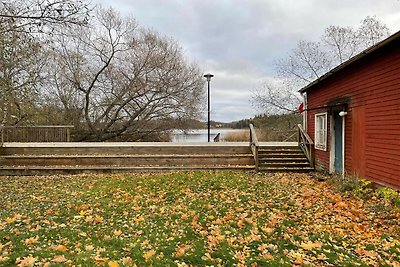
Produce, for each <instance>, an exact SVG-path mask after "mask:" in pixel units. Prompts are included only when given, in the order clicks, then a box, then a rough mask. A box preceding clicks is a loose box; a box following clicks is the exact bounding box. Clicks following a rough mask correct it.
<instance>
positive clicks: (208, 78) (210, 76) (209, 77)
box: [204, 73, 214, 82]
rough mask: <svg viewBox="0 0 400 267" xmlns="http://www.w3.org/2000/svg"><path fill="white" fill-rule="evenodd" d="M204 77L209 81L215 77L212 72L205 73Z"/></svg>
mask: <svg viewBox="0 0 400 267" xmlns="http://www.w3.org/2000/svg"><path fill="white" fill-rule="evenodd" d="M204 77H205V78H206V79H207V82H209V81H211V78H212V77H214V75H212V74H211V73H207V74H204Z"/></svg>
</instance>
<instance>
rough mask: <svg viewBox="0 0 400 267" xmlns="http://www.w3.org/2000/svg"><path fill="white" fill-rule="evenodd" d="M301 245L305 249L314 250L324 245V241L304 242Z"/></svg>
mask: <svg viewBox="0 0 400 267" xmlns="http://www.w3.org/2000/svg"><path fill="white" fill-rule="evenodd" d="M300 247H302V248H303V249H305V250H313V249H316V248H321V247H322V243H321V242H316V243H313V242H311V241H309V242H307V243H302V244H301V245H300Z"/></svg>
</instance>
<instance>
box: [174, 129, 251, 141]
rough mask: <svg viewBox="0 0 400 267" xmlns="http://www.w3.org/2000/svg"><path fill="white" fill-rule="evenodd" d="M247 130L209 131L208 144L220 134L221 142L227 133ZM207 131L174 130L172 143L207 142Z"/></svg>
mask: <svg viewBox="0 0 400 267" xmlns="http://www.w3.org/2000/svg"><path fill="white" fill-rule="evenodd" d="M243 131H246V132H247V131H248V129H219V128H218V129H210V142H213V141H214V137H215V136H216V135H217V134H218V133H220V134H221V135H220V141H221V142H223V140H224V137H225V136H226V134H227V133H232V132H243ZM207 136H208V132H207V129H198V130H187V131H181V130H174V131H173V133H172V142H207Z"/></svg>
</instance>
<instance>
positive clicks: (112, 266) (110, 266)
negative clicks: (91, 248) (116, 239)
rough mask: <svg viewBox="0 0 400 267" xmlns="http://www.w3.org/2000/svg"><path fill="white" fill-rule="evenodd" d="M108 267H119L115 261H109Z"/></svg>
mask: <svg viewBox="0 0 400 267" xmlns="http://www.w3.org/2000/svg"><path fill="white" fill-rule="evenodd" d="M108 266H109V267H119V264H118V263H117V262H115V261H109V262H108Z"/></svg>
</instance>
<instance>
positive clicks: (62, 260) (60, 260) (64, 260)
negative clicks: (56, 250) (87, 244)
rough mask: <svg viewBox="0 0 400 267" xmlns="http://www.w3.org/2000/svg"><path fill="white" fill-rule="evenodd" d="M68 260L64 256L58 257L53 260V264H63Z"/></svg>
mask: <svg viewBox="0 0 400 267" xmlns="http://www.w3.org/2000/svg"><path fill="white" fill-rule="evenodd" d="M67 260H68V259H67V258H65V256H64V255H56V256H54V258H53V259H52V260H51V261H52V262H57V263H63V262H66V261H67Z"/></svg>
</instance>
